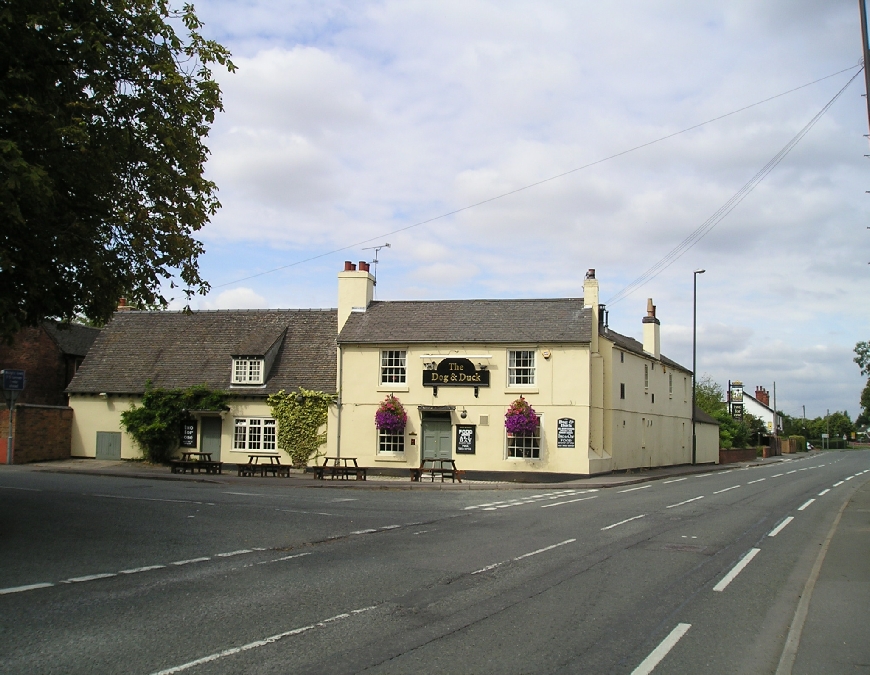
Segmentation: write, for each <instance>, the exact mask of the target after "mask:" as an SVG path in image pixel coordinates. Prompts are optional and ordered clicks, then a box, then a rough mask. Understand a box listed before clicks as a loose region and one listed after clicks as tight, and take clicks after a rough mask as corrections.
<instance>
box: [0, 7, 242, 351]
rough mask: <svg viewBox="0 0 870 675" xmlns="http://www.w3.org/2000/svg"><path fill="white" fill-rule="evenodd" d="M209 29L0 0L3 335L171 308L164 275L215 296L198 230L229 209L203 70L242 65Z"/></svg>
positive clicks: (194, 21)
mask: <svg viewBox="0 0 870 675" xmlns="http://www.w3.org/2000/svg"><path fill="white" fill-rule="evenodd" d="M201 28H202V24H201V23H200V21H199V19H198V18H197V17H196V14H195V13H194V9H193V6H192V5H187V4H186V5H184V7H183V8H182V9H181V10H173V9H171V8H170V7H169V5H168V0H64V1H63V2H59V1H58V0H4V1H3V3H2V7H0V72H2V76H0V338H7V339H8V338H9V337H10V336H11V335H13V334H14V333H15V332H16V331H17V330H18V328H19V327H20V326H22V325H31V326H35V325H37V324H38V323H39V322H40V321H41V320H43V319H45V318H47V317H54V318H62V319H71V318H73V317H75V316H76V315H85V316H87V317H89V318H90V319H91V320H93V321H95V322H100V321H105V320H106V319H108V318H109V317H110V316H111V314H112V311H113V310H114V308H115V306H116V303H117V300H118V298H119V297H120V296H122V295H124V296H126V297H127V298H128V300H130V302H131V304H134V305H140V306H142V305H160V306H165V305H166V303H167V300H166V299H165V298H164V297H163V296H162V295H161V287H162V284H163V283H164V281H165V280H167V279H168V280H170V284H169V285H170V287H174V286H175V284H176V283H180V284H183V286H184V292H185V294H186V296H187V297H188V298H190V297H191V296H192V295H193V294H194V293H196V292H201V293H205V292H206V291H207V289H208V284H207V283H206V282H205V281H203V280H202V279H201V278H200V276H199V268H198V263H197V260H198V257H199V255H200V254H201V253H202V251H203V247H202V244H201V243H200V242H199V241H197V240H196V239H195V238H194V237H193V233H194V232H196V231H198V230H200V229H201V228H202V227H203V226H204V225H205V224H206V223H207V222H208V221H209V218H210V217H211V216H212V215H214V214H215V213H216V211H217V209H218V208H219V207H220V204H219V202H218V200H217V197H216V192H217V188H216V186H215V185H214V183H212V182H211V181H209V180H207V179H206V178H205V176H204V165H205V161H206V158H207V156H208V149H207V148H206V146H205V145H204V139H205V137H206V136H207V135H208V132H209V129H210V126H211V124H212V123H213V122H214V116H215V111H216V110H222V104H221V92H220V89H219V87H218V84H217V82H215V81H214V79H213V77H212V71H211V68H210V66H211V65H212V64H215V63H217V64H220V65H221V66H222V67H225V68H227V70H229V71H233V70H235V66H234V65H233V64H232V62H231V61H230V58H229V57H230V54H229V52H228V51H227V50H226V49H224V48H223V47H222V46H221V45H219V44H218V43H217V42H214V41H211V40H206V39H204V38H203V37H202V34H201V32H200V30H201ZM176 278H178V279H180V281H179V282H176V281H175V279H176Z"/></svg>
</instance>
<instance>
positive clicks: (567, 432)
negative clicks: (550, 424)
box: [556, 417, 574, 448]
mask: <svg viewBox="0 0 870 675" xmlns="http://www.w3.org/2000/svg"><path fill="white" fill-rule="evenodd" d="M556 447H557V448H573V447H574V420H572V419H571V418H569V417H563V418H561V419H558V420H556Z"/></svg>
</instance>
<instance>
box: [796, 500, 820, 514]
mask: <svg viewBox="0 0 870 675" xmlns="http://www.w3.org/2000/svg"><path fill="white" fill-rule="evenodd" d="M814 501H816V500H815V499H807V500H806V501H805V502H804V503H803V504H801V505H800V506H798V511H803V510H804V509H805V508H807V507H808V506H809V505H810V504H812V503H813V502H814Z"/></svg>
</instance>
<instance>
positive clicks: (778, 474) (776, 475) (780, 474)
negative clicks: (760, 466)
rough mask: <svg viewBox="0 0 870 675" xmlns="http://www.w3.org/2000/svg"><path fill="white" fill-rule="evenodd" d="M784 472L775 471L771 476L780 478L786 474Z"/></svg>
mask: <svg viewBox="0 0 870 675" xmlns="http://www.w3.org/2000/svg"><path fill="white" fill-rule="evenodd" d="M784 475H785V474H784V473H775V474H773V475H772V476H771V478H779V477H780V476H784Z"/></svg>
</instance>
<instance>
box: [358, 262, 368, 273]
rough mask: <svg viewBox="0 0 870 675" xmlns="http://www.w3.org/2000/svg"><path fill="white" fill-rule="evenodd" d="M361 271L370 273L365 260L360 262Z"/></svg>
mask: <svg viewBox="0 0 870 675" xmlns="http://www.w3.org/2000/svg"><path fill="white" fill-rule="evenodd" d="M359 271H360V272H368V271H369V264H368V263H367V262H366V261H364V260H360V261H359Z"/></svg>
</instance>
